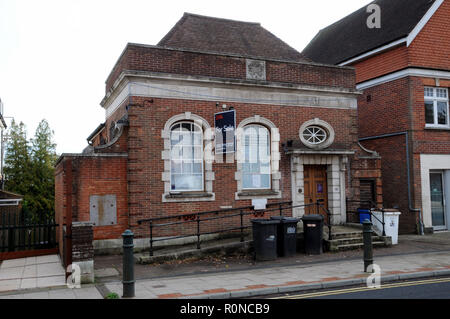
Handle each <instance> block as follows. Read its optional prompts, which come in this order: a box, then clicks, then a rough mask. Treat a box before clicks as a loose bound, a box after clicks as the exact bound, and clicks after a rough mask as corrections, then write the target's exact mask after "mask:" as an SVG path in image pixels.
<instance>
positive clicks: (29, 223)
mask: <svg viewBox="0 0 450 319" xmlns="http://www.w3.org/2000/svg"><path fill="white" fill-rule="evenodd" d="M58 226H59V225H58V224H56V223H55V221H54V219H53V218H48V217H46V216H40V217H38V218H35V219H32V218H28V217H27V216H26V215H25V214H24V213H23V212H20V213H2V214H0V252H2V253H3V252H16V251H24V250H35V249H47V248H54V247H56V246H57V240H56V228H57V227H58Z"/></svg>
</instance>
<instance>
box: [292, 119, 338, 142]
mask: <svg viewBox="0 0 450 319" xmlns="http://www.w3.org/2000/svg"><path fill="white" fill-rule="evenodd" d="M299 135H300V140H301V141H302V142H303V144H304V145H305V146H307V147H309V148H312V149H324V148H327V147H328V146H330V145H331V144H332V143H333V141H334V135H335V134H334V129H333V127H332V126H331V125H330V124H328V123H327V122H325V121H322V120H320V119H318V118H315V119H312V120H309V121H306V122H305V123H303V124H302V126H301V127H300V130H299Z"/></svg>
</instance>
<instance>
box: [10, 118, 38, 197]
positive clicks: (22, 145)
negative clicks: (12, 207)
mask: <svg viewBox="0 0 450 319" xmlns="http://www.w3.org/2000/svg"><path fill="white" fill-rule="evenodd" d="M31 166H32V163H31V158H30V147H29V143H28V141H27V135H26V129H25V125H24V124H23V123H22V122H20V123H19V124H17V123H16V122H15V121H12V123H11V129H10V131H9V140H8V143H7V147H6V154H5V168H4V173H5V179H6V184H5V186H6V189H7V190H9V191H12V192H15V193H18V194H22V195H25V194H28V193H29V190H30V184H29V183H30V180H31V177H32V170H31Z"/></svg>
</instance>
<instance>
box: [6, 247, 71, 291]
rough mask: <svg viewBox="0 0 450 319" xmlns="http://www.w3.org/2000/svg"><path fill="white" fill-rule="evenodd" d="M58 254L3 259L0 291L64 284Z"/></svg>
mask: <svg viewBox="0 0 450 319" xmlns="http://www.w3.org/2000/svg"><path fill="white" fill-rule="evenodd" d="M65 278H66V277H65V271H64V268H63V267H62V266H61V261H60V259H59V256H58V255H48V256H38V257H27V258H18V259H12V260H5V261H3V262H2V263H1V265H0V292H4V291H11V290H21V289H34V288H47V287H54V286H61V285H65V282H66V279H65Z"/></svg>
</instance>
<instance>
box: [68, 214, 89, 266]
mask: <svg viewBox="0 0 450 319" xmlns="http://www.w3.org/2000/svg"><path fill="white" fill-rule="evenodd" d="M93 240H94V232H93V225H92V223H89V222H74V223H73V224H72V261H74V262H77V261H86V260H92V259H93V258H94V246H93V244H92V242H93Z"/></svg>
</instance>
